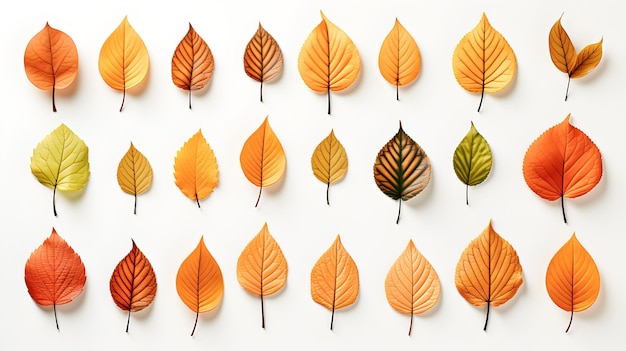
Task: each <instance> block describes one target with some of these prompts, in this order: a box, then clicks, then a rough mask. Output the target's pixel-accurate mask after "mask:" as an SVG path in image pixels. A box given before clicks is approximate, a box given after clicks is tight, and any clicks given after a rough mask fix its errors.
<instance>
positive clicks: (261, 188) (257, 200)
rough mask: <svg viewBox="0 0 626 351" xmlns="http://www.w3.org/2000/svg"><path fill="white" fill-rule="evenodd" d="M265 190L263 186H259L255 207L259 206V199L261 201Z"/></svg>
mask: <svg viewBox="0 0 626 351" xmlns="http://www.w3.org/2000/svg"><path fill="white" fill-rule="evenodd" d="M262 191H263V186H260V187H259V197H257V198H256V204H255V205H254V207H257V206H259V201H261V192H262Z"/></svg>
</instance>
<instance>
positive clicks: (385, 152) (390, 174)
mask: <svg viewBox="0 0 626 351" xmlns="http://www.w3.org/2000/svg"><path fill="white" fill-rule="evenodd" d="M430 171H431V166H430V160H429V159H428V156H427V155H426V152H424V150H423V149H422V148H421V147H420V146H419V145H418V144H417V143H416V142H415V141H413V139H411V137H409V136H408V135H407V134H406V133H405V132H404V130H403V129H402V122H400V129H399V130H398V133H396V135H395V136H394V137H393V138H392V139H391V140H389V142H387V144H385V146H383V147H382V149H380V151H379V152H378V156H377V157H376V162H375V163H374V180H375V181H376V185H378V188H379V189H380V190H381V191H382V192H383V193H385V195H387V196H389V197H390V198H392V199H394V200H398V218H397V219H396V224H397V223H398V222H400V209H401V206H402V201H406V200H409V199H411V198H413V197H414V196H415V195H417V194H419V193H420V192H422V190H424V189H425V188H426V186H427V185H428V183H429V182H430Z"/></svg>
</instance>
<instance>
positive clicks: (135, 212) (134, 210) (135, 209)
mask: <svg viewBox="0 0 626 351" xmlns="http://www.w3.org/2000/svg"><path fill="white" fill-rule="evenodd" d="M133 214H135V215H136V214H137V194H135V206H134V208H133Z"/></svg>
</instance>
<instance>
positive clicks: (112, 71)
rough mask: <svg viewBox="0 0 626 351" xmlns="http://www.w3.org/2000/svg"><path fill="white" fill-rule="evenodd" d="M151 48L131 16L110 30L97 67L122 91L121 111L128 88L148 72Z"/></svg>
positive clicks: (107, 81)
mask: <svg viewBox="0 0 626 351" xmlns="http://www.w3.org/2000/svg"><path fill="white" fill-rule="evenodd" d="M149 66H150V58H149V57H148V49H147V48H146V45H145V44H144V43H143V40H142V39H141V37H140V36H139V34H137V32H136V31H135V29H134V28H133V27H132V26H131V25H130V23H129V22H128V17H124V20H123V21H122V23H120V25H119V26H118V27H117V28H116V29H115V30H114V31H113V33H111V35H110V36H109V37H108V38H107V40H106V41H105V42H104V44H102V48H101V49H100V58H99V59H98V69H99V70H100V75H101V76H102V79H103V80H104V81H105V82H106V83H107V84H108V85H109V86H110V87H111V88H113V89H115V90H119V91H122V92H123V96H122V105H121V106H120V112H121V111H122V109H123V108H124V100H125V99H126V91H127V90H128V89H131V88H133V87H135V86H137V85H138V84H139V83H141V82H142V81H143V80H144V78H145V77H146V76H147V75H148V68H149Z"/></svg>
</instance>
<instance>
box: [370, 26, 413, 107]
mask: <svg viewBox="0 0 626 351" xmlns="http://www.w3.org/2000/svg"><path fill="white" fill-rule="evenodd" d="M421 66H422V59H421V57H420V51H419V48H418V47H417V43H416V42H415V39H413V37H412V36H411V33H409V32H408V31H407V30H406V28H404V26H402V24H400V21H398V19H397V18H396V23H395V25H394V26H393V28H392V29H391V32H389V34H388V35H387V37H386V38H385V40H384V41H383V45H382V46H381V48H380V53H379V54H378V69H379V70H380V73H381V74H382V75H383V78H385V80H387V82H389V83H390V84H393V85H395V86H396V100H400V99H399V96H398V87H400V86H404V85H407V84H409V83H411V82H412V81H414V80H415V79H416V78H417V76H418V75H419V74H420V70H421Z"/></svg>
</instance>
